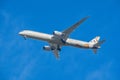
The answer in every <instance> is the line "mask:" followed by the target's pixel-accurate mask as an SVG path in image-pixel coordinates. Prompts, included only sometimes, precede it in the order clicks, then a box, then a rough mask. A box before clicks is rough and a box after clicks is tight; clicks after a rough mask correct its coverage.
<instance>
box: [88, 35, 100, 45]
mask: <svg viewBox="0 0 120 80" xmlns="http://www.w3.org/2000/svg"><path fill="white" fill-rule="evenodd" d="M99 40H100V36H96V37H95V38H93V39H92V40H91V41H90V42H89V43H91V44H96V43H98V42H99Z"/></svg>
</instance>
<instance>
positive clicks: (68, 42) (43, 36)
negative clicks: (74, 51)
mask: <svg viewBox="0 0 120 80" xmlns="http://www.w3.org/2000/svg"><path fill="white" fill-rule="evenodd" d="M19 34H20V35H22V36H24V37H27V38H33V39H38V40H43V41H47V42H50V43H53V44H59V45H61V46H68V45H70V46H74V47H79V48H92V47H91V46H90V44H89V42H85V41H80V40H75V39H71V38H68V39H67V40H66V43H65V44H64V43H62V42H61V40H59V38H54V35H50V34H45V33H41V32H35V31H30V30H24V31H21V32H20V33H19Z"/></svg>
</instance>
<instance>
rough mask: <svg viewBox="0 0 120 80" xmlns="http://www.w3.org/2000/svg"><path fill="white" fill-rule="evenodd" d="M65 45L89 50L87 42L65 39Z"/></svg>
mask: <svg viewBox="0 0 120 80" xmlns="http://www.w3.org/2000/svg"><path fill="white" fill-rule="evenodd" d="M66 44H67V45H70V46H74V47H79V48H89V44H88V42H84V41H80V40H75V39H67V41H66Z"/></svg>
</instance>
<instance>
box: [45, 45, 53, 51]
mask: <svg viewBox="0 0 120 80" xmlns="http://www.w3.org/2000/svg"><path fill="white" fill-rule="evenodd" d="M43 50H46V51H50V50H52V49H51V47H50V46H43Z"/></svg>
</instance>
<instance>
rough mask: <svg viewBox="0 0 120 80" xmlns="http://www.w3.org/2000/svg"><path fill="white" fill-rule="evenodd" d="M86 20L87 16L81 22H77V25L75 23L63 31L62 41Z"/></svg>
mask: <svg viewBox="0 0 120 80" xmlns="http://www.w3.org/2000/svg"><path fill="white" fill-rule="evenodd" d="M88 18H89V16H87V17H85V18H83V19H82V20H80V21H78V22H77V23H75V24H74V25H72V26H71V27H69V28H68V29H66V30H64V31H63V32H62V33H64V34H65V36H64V39H67V38H68V36H69V35H70V33H71V32H73V31H74V30H75V29H76V28H77V27H78V26H79V25H80V24H81V23H83V22H84V21H85V20H86V19H88Z"/></svg>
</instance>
